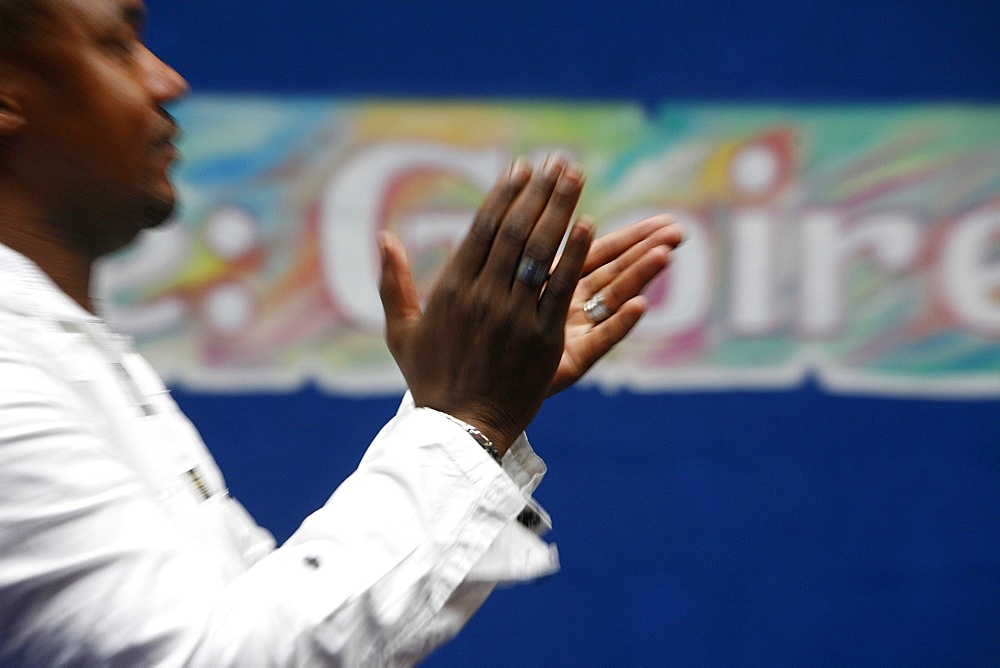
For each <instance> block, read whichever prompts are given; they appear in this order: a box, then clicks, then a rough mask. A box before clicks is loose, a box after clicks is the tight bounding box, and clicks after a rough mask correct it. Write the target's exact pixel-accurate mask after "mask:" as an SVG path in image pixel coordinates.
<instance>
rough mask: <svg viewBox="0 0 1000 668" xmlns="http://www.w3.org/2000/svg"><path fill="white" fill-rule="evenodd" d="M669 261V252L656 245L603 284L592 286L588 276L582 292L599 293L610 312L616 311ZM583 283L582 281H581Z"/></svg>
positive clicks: (591, 294) (590, 277) (664, 267)
mask: <svg viewBox="0 0 1000 668" xmlns="http://www.w3.org/2000/svg"><path fill="white" fill-rule="evenodd" d="M669 262H670V253H669V251H667V249H666V248H665V247H664V246H656V247H654V248H650V249H649V250H647V251H646V252H645V253H644V254H643V255H642V257H640V258H639V259H638V260H636V261H635V262H632V263H630V264H629V265H628V266H627V267H626V268H625V270H624V271H622V272H620V273H618V274H615V275H613V276H612V277H611V280H610V281H609V282H607V283H605V284H604V285H600V286H599V287H598V286H594V285H593V284H592V283H591V282H590V281H591V280H592V279H593V278H594V277H593V276H588V277H587V278H586V279H584V280H586V281H588V282H587V283H586V285H585V289H584V294H585V295H590V296H593V295H595V294H597V293H600V294H601V296H602V297H603V299H604V304H605V305H606V306H607V307H608V308H609V309H611V311H612V312H615V311H618V310H619V309H620V308H621V306H622V305H624V304H625V303H627V302H628V301H630V300H631V299H632V298H633V297H635V296H637V295H638V294H640V293H641V292H642V291H643V290H644V289H645V288H646V286H647V285H649V283H650V281H652V280H653V279H654V278H656V277H657V276H658V275H659V274H660V272H662V271H663V270H664V269H666V267H667V265H668V264H669ZM581 284H583V281H581Z"/></svg>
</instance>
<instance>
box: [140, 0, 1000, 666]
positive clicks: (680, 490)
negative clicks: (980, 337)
mask: <svg viewBox="0 0 1000 668" xmlns="http://www.w3.org/2000/svg"><path fill="white" fill-rule="evenodd" d="M147 4H148V6H149V8H150V13H151V25H150V29H149V41H150V44H151V45H152V47H153V48H154V49H155V50H156V51H158V53H159V54H160V55H161V56H162V57H164V59H166V60H167V61H168V62H170V63H171V64H173V65H174V66H176V67H177V68H178V69H180V70H181V71H182V72H183V73H184V74H185V75H186V76H187V77H188V78H189V80H190V81H191V83H192V84H193V86H194V87H195V88H196V89H197V90H201V91H220V90H221V91H229V92H264V93H276V94H322V95H336V96H348V97H355V96H359V95H364V96H380V97H382V96H388V97H399V96H404V97H412V96H416V97H433V98H438V97H456V96H457V97H466V96H472V97H477V98H497V97H503V98H508V97H512V98H529V99H537V98H546V99H548V98H557V99H573V100H591V99H611V100H618V101H621V100H626V101H632V100H639V101H643V102H645V103H647V104H649V105H650V106H653V105H658V104H660V103H663V102H670V101H675V100H686V101H690V100H695V101H732V102H741V103H742V102H768V103H773V102H778V103H780V102H789V103H802V102H806V103H817V104H826V103H837V102H845V101H847V102H866V103H875V104H882V103H890V104H891V103H898V102H909V101H956V100H959V101H971V102H986V103H991V104H997V103H998V102H1000V39H998V35H1000V3H998V2H993V1H971V0H964V1H956V2H944V1H942V2H920V1H912V0H911V1H909V2H901V1H891V2H890V1H885V0H883V2H879V3H875V2H864V3H862V2H855V1H843V2H832V1H824V2H810V3H804V2H792V1H791V0H783V1H780V2H770V3H768V2H757V3H751V2H716V3H659V2H633V3H621V2H618V3H612V2H606V1H602V2H576V3H570V2H565V1H559V2H541V3H534V5H535V6H529V3H510V2H499V3H473V2H467V1H465V2H463V1H458V0H447V1H442V2H436V3H414V2H410V3H404V2H386V1H376V2H366V3H328V2H319V1H315V2H306V1H298V2H295V1H289V2H266V1H265V0H252V1H251V0H244V1H243V2H239V3H235V2H232V1H231V0H229V1H226V2H222V1H220V0H147ZM998 345H1000V342H998ZM997 373H998V374H1000V369H998V370H997ZM177 398H178V401H179V402H180V403H181V405H182V407H183V408H184V409H185V410H186V411H187V412H188V413H189V415H190V416H191V417H192V419H193V420H194V421H195V423H196V424H197V425H198V426H199V427H200V428H201V429H202V432H203V435H204V436H205V439H206V441H207V442H208V444H209V446H210V447H212V449H213V451H214V452H215V453H216V455H217V457H218V459H219V461H220V463H221V465H222V467H223V470H224V471H225V472H226V473H227V477H228V479H229V482H230V486H231V488H232V490H233V492H234V494H235V495H236V496H238V497H239V498H240V499H241V500H242V501H243V502H244V503H245V504H246V505H247V506H248V507H249V508H250V510H251V511H252V512H253V513H254V514H255V516H256V517H257V518H258V520H259V521H260V522H261V523H262V524H264V525H265V526H268V527H269V528H271V529H272V530H273V531H274V532H275V533H276V534H277V535H278V537H279V538H284V537H286V536H287V535H288V534H290V533H291V532H292V531H293V530H294V528H295V526H297V523H298V521H299V520H300V519H301V518H302V517H303V516H304V515H305V514H307V513H308V512H309V511H310V510H312V509H313V508H315V507H316V506H318V505H319V504H321V503H322V502H323V501H324V499H325V498H326V496H327V495H328V493H329V491H330V490H331V489H332V488H333V487H334V486H335V485H336V484H337V483H338V482H339V481H340V480H341V479H342V478H343V477H344V476H346V475H347V474H348V473H349V471H350V470H351V468H352V467H353V465H354V464H355V462H356V461H357V460H358V458H359V457H360V455H361V453H362V452H363V449H364V447H365V445H366V443H367V440H368V439H370V438H371V436H372V435H373V434H374V433H375V431H376V430H377V429H378V427H379V426H380V425H381V424H382V422H384V420H385V419H386V418H387V417H388V415H390V413H391V411H392V410H394V408H395V400H394V399H387V398H377V399H370V400H348V399H344V398H339V397H329V396H325V395H322V394H321V393H319V392H317V391H315V390H313V389H311V388H306V389H304V390H302V391H300V392H297V393H293V394H283V395H267V396H264V395H251V396H244V395H241V396H219V395H203V394H196V393H191V392H185V391H183V389H180V388H179V389H178V392H177ZM581 416H585V418H583V419H581ZM531 435H532V440H533V442H535V443H536V445H537V447H538V449H539V450H540V451H541V452H542V453H543V454H544V455H545V457H546V459H547V461H548V462H549V464H550V468H551V473H550V477H549V478H548V479H547V481H546V484H545V485H543V487H542V488H541V490H540V493H539V497H540V500H541V501H542V502H543V504H544V505H545V506H546V507H547V508H548V509H549V510H550V511H551V512H552V514H553V517H554V520H555V524H556V529H555V531H554V532H553V535H552V538H553V539H554V540H555V541H556V542H557V543H558V544H559V546H560V550H561V553H562V559H563V566H564V567H563V571H562V572H561V573H560V574H559V575H557V576H555V577H554V578H550V579H548V580H546V581H543V582H540V583H537V584H534V585H530V586H527V587H521V588H516V589H512V590H506V591H500V592H498V593H497V594H496V595H495V596H494V597H493V598H492V599H491V600H490V601H489V602H488V603H487V604H486V606H485V607H484V609H483V610H482V612H481V613H480V615H479V616H477V617H476V619H474V620H473V623H472V624H471V625H470V626H469V628H468V629H466V631H465V632H464V633H463V634H462V636H460V637H459V638H458V639H457V640H456V641H455V642H454V643H452V644H451V645H449V646H448V647H446V648H445V649H443V650H442V651H440V652H439V653H438V654H436V655H435V656H434V657H433V658H432V659H431V660H430V661H429V662H428V664H429V665H435V666H451V665H455V666H458V665H497V666H499V665H509V664H513V663H520V664H523V665H551V664H555V665H664V664H670V665H678V664H679V665H706V664H708V665H727V664H747V663H750V664H779V665H803V664H839V665H845V664H847V665H854V664H874V663H891V664H908V665H911V664H921V665H936V664H955V665H957V664H966V665H967V664H979V665H983V664H997V663H998V662H1000V400H997V399H992V400H980V401H932V400H920V399H908V400H902V399H886V398H863V397H850V396H833V395H829V394H827V393H825V392H824V391H822V390H820V389H818V388H817V387H815V386H814V385H812V384H810V383H807V384H805V385H804V386H803V387H801V388H799V389H795V390H792V391H781V392H738V393H717V392H705V393H671V394H655V395H631V394H627V393H622V394H617V395H614V396H605V395H603V394H601V393H599V392H597V391H593V390H571V391H569V392H567V393H565V394H564V395H561V396H559V397H557V398H555V399H554V400H552V401H551V402H550V403H549V404H548V405H547V406H546V408H544V409H543V413H542V415H541V416H540V417H539V419H538V420H537V423H536V425H535V426H534V428H533V429H532V431H531ZM623 435H624V436H623Z"/></svg>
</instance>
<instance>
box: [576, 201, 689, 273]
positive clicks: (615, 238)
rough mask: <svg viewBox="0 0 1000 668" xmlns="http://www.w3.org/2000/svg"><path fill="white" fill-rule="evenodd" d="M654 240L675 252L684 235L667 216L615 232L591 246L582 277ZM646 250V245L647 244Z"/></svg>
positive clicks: (642, 221) (658, 216)
mask: <svg viewBox="0 0 1000 668" xmlns="http://www.w3.org/2000/svg"><path fill="white" fill-rule="evenodd" d="M653 237H655V239H656V241H657V243H662V244H663V245H665V246H670V247H671V248H676V247H677V246H679V245H680V244H681V242H682V241H683V239H684V233H683V229H682V228H681V226H680V225H678V224H677V223H676V222H674V219H673V216H670V215H669V214H660V215H657V216H652V217H650V218H645V219H643V220H640V221H639V222H637V223H632V224H631V225H629V226H627V227H623V228H622V229H620V230H615V231H614V232H611V233H610V234H606V235H604V236H602V237H600V238H599V239H597V241H595V242H594V245H593V247H592V248H591V251H590V255H589V256H588V257H587V262H586V264H584V267H583V273H584V275H587V274H589V273H590V272H592V271H594V270H595V269H597V268H598V267H602V266H604V265H605V264H607V263H608V262H611V261H612V260H614V259H615V258H617V257H618V256H619V255H621V254H622V253H624V252H626V251H627V250H629V249H630V248H632V247H634V246H635V245H636V244H640V243H643V242H645V241H648V240H649V239H650V238H653ZM654 245H655V244H654ZM646 247H649V245H648V244H647V245H646Z"/></svg>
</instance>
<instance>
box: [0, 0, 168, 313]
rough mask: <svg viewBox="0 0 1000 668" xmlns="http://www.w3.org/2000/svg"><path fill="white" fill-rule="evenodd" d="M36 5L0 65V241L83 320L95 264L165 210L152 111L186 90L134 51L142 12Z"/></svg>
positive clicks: (164, 139) (62, 1)
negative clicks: (80, 311)
mask: <svg viewBox="0 0 1000 668" xmlns="http://www.w3.org/2000/svg"><path fill="white" fill-rule="evenodd" d="M42 6H43V7H44V8H47V9H46V10H45V11H43V12H42V13H41V15H40V19H39V20H38V21H37V23H36V25H35V28H34V30H33V33H32V34H31V35H30V37H28V38H27V41H26V42H25V43H23V44H20V45H18V47H16V48H14V49H12V50H10V51H9V52H8V53H6V54H5V57H4V58H3V60H2V62H0V138H2V142H0V207H2V216H3V221H4V223H3V225H2V226H0V241H2V242H3V243H5V244H7V245H9V246H11V247H12V248H15V249H16V250H18V251H20V252H22V253H24V254H25V255H27V256H28V257H29V258H31V259H32V260H34V261H35V262H36V263H37V264H38V265H39V266H40V267H41V268H42V269H43V270H44V271H45V272H46V273H47V274H48V275H49V276H50V277H52V279H53V280H54V281H55V282H56V283H57V284H58V285H59V287H60V288H62V289H63V290H64V291H65V292H66V293H67V294H69V295H70V296H71V297H73V299H74V300H76V301H77V302H79V303H80V304H81V305H82V306H84V308H87V309H88V310H92V305H91V302H90V297H89V287H90V284H89V281H90V267H91V265H92V263H93V262H94V260H96V259H97V258H98V257H100V256H101V255H104V254H105V253H108V252H110V251H113V250H116V249H118V248H121V247H122V246H124V245H125V244H127V243H128V242H130V241H131V240H132V239H133V238H134V237H135V236H136V235H137V234H138V233H139V232H140V231H141V230H143V229H145V228H147V227H152V226H154V225H158V224H159V223H161V222H162V221H163V220H164V219H165V218H166V217H167V216H168V215H169V214H170V212H171V210H172V209H173V206H174V199H175V194H174V189H173V186H172V184H171V182H170V179H169V175H168V172H169V168H170V166H171V164H172V163H173V161H174V160H175V158H176V151H175V149H174V148H173V144H172V140H173V138H174V137H175V135H176V133H177V129H176V125H175V124H174V122H173V120H172V119H171V118H170V117H169V115H167V114H166V112H165V111H164V109H163V106H164V105H165V104H167V103H169V102H171V101H173V100H175V99H177V98H178V97H180V96H182V95H184V94H185V93H186V92H187V83H186V82H185V81H184V79H183V78H181V77H180V76H179V75H178V74H177V73H176V72H175V71H174V70H173V69H171V68H170V67H168V66H167V65H165V64H164V63H163V62H162V61H160V60H159V59H158V58H157V57H156V56H155V55H153V54H152V53H151V52H150V51H149V50H148V49H147V48H146V47H145V45H144V44H143V43H142V39H141V30H142V22H143V20H144V16H145V9H144V7H143V5H142V3H140V2H137V1H133V0H108V1H97V2H94V1H92V0H58V1H56V0H47V1H46V2H43V3H42Z"/></svg>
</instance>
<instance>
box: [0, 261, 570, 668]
mask: <svg viewBox="0 0 1000 668" xmlns="http://www.w3.org/2000/svg"><path fill="white" fill-rule="evenodd" d="M275 447H284V446H280V445H277V444H276V445H275ZM544 470H545V469H544V465H543V464H542V462H541V460H539V459H538V458H537V457H536V456H535V455H534V453H532V451H531V448H530V446H529V445H528V443H527V441H526V440H525V439H524V438H523V437H522V438H521V439H520V440H519V442H518V443H517V444H515V446H514V447H513V448H511V450H510V451H509V452H508V453H507V455H506V456H505V458H504V463H503V469H501V468H500V467H498V466H497V465H496V463H495V462H493V461H492V460H491V459H490V457H489V456H488V455H487V454H486V453H485V452H484V451H483V450H482V449H481V448H480V447H479V446H478V445H477V444H476V442H475V441H474V440H473V439H472V438H471V437H470V436H469V435H468V434H467V433H465V431H463V429H462V428H461V427H460V426H458V425H456V424H454V423H453V422H451V421H450V420H449V419H447V418H446V417H444V416H443V415H442V414H439V413H436V412H435V411H432V410H429V409H414V408H413V407H412V402H410V401H407V400H404V403H403V405H402V406H401V408H400V411H399V413H398V414H397V415H396V416H395V417H394V418H393V419H392V420H391V421H390V422H389V423H388V424H387V425H386V426H385V427H384V428H383V429H382V431H381V432H380V433H379V435H378V436H377V437H376V438H375V440H374V441H373V442H372V444H371V446H370V447H369V449H368V451H367V453H366V454H365V456H364V458H363V459H362V461H361V463H360V465H359V467H358V469H357V471H356V472H355V473H354V474H353V475H352V476H351V477H350V478H348V480H346V481H345V482H344V483H343V484H342V485H341V486H340V488H339V489H337V490H336V492H335V493H334V494H333V496H332V497H331V498H330V500H329V501H328V502H327V503H326V504H325V505H324V506H323V507H322V508H321V509H319V510H317V511H316V512H315V513H313V514H312V515H311V516H309V517H308V518H307V519H306V520H305V522H303V524H302V526H301V527H300V528H299V530H298V531H297V532H296V533H295V534H294V535H293V536H292V537H291V538H290V539H289V540H288V542H287V543H286V544H285V545H283V546H282V547H280V548H277V549H275V546H274V540H273V539H272V538H271V536H270V534H268V533H267V532H266V531H264V530H263V529H261V528H260V527H258V526H257V525H256V524H255V523H254V521H253V520H252V518H251V517H250V516H249V515H248V514H247V513H246V511H245V510H244V509H243V507H242V506H241V505H240V504H239V503H237V502H236V501H235V500H234V499H233V498H231V497H230V496H229V494H228V493H227V491H226V486H225V482H224V480H223V478H222V476H221V474H220V473H219V471H218V469H217V467H216V465H215V462H214V461H213V460H212V457H211V455H209V453H208V451H207V450H206V448H205V446H204V444H203V443H202V441H201V438H200V437H199V436H198V433H197V432H196V431H195V429H194V428H193V427H192V425H191V424H190V423H189V422H188V421H187V419H186V418H185V417H184V416H183V415H182V414H181V413H180V411H179V410H178V408H177V406H176V405H175V404H174V402H173V400H172V399H171V398H170V395H169V393H168V392H167V390H166V389H165V387H164V386H163V383H162V382H161V381H160V379H159V377H158V376H157V374H156V373H155V372H154V371H153V370H152V369H151V368H150V367H149V365H148V364H147V363H146V362H145V360H144V359H143V358H142V357H141V356H139V355H138V354H137V353H136V352H134V351H133V349H132V346H131V343H130V342H129V341H128V340H127V339H126V338H124V337H121V336H118V335H116V334H114V333H112V332H111V331H109V330H108V329H107V327H106V326H105V325H104V324H103V322H101V321H100V320H99V319H97V318H95V317H94V316H93V315H91V314H89V313H87V312H86V311H85V310H83V309H82V308H80V307H79V306H78V305H77V304H76V303H75V302H73V301H72V300H71V299H70V298H69V297H68V296H66V295H65V294H63V293H62V292H61V291H59V290H58V288H56V286H55V285H54V284H53V283H52V282H51V281H50V280H49V279H48V277H47V276H45V275H44V274H43V273H42V272H41V271H40V270H39V269H38V267H37V266H35V265H34V264H33V263H31V262H30V261H29V260H27V259H26V258H25V257H23V256H22V255H20V254H18V253H16V252H14V251H12V250H11V249H9V248H6V247H4V246H2V245H0V664H3V665H8V664H11V665H29V666H30V665H97V664H100V665H108V664H112V665H151V664H158V665H202V666H223V665H254V666H257V665H313V664H342V663H343V664H349V665H399V664H402V665H406V664H411V663H413V662H415V661H416V660H418V659H419V658H420V657H422V656H424V655H425V654H426V653H427V652H429V651H431V650H432V649H433V648H434V647H436V646H437V645H439V644H440V643H442V642H444V641H445V640H447V639H448V638H450V637H452V636H453V635H454V634H455V633H456V632H457V631H458V630H459V629H460V628H461V627H462V625H463V624H464V623H465V622H466V621H467V620H468V618H469V617H470V616H471V615H472V614H473V613H474V612H475V610H476V609H477V608H478V607H479V605H480V604H481V603H482V601H483V600H484V599H485V598H486V596H487V595H488V594H489V592H490V591H491V590H492V588H493V587H494V585H495V584H497V583H498V582H514V581H520V580H527V579H533V578H538V577H541V576H544V575H547V574H550V573H552V572H554V571H555V570H557V568H558V560H557V556H556V552H555V548H554V547H553V546H549V545H547V544H545V543H544V542H543V541H541V540H540V539H539V538H538V536H537V535H536V534H535V533H534V532H532V531H529V530H528V529H527V528H525V527H524V526H522V524H520V523H518V521H517V519H516V518H517V517H518V515H519V514H520V513H521V512H522V510H524V509H525V507H526V506H528V507H530V508H532V509H533V510H535V512H536V513H537V514H538V515H539V516H540V518H541V523H540V524H539V526H538V527H536V531H537V532H538V533H541V532H542V531H544V530H545V529H547V528H548V526H549V522H548V517H547V516H546V514H545V513H544V511H542V510H541V509H540V508H538V507H537V505H535V503H534V501H532V500H531V497H530V495H531V493H532V491H533V490H534V489H535V487H536V486H537V485H538V483H539V482H540V480H541V477H542V475H543V473H544Z"/></svg>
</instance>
